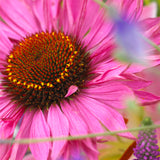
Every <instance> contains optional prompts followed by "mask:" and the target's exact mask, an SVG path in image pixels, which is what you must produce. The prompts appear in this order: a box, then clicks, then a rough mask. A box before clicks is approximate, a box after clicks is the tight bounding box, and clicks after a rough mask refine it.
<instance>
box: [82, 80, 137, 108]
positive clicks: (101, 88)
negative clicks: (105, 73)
mask: <svg viewBox="0 0 160 160" xmlns="http://www.w3.org/2000/svg"><path fill="white" fill-rule="evenodd" d="M120 81H121V80H120V79H119V80H118V79H115V80H110V81H106V82H103V83H97V84H95V85H93V86H90V87H89V88H87V89H83V90H82V93H83V95H84V96H86V97H91V98H94V99H96V100H98V101H100V102H103V103H105V104H106V105H107V106H112V107H115V108H124V107H125V106H124V102H125V100H126V98H134V95H133V92H132V90H131V89H130V88H129V87H127V86H125V85H124V84H122V83H121V82H120Z"/></svg>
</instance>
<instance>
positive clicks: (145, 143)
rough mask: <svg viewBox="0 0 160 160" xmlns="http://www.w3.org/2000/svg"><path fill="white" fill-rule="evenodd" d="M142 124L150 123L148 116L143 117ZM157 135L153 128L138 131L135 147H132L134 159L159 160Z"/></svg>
mask: <svg viewBox="0 0 160 160" xmlns="http://www.w3.org/2000/svg"><path fill="white" fill-rule="evenodd" d="M142 125H144V126H147V125H152V120H151V119H150V118H145V119H144V120H143V122H142ZM156 138H157V136H156V130H155V129H146V130H143V131H140V132H139V134H138V140H137V145H136V148H135V149H134V155H135V156H136V158H137V159H135V160H160V157H158V156H159V155H160V152H159V151H158V148H159V147H158V145H157V139H156Z"/></svg>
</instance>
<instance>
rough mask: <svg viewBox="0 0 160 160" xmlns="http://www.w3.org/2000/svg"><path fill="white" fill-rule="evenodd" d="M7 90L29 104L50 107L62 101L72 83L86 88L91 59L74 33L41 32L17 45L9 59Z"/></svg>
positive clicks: (5, 80) (14, 98) (6, 80)
mask: <svg viewBox="0 0 160 160" xmlns="http://www.w3.org/2000/svg"><path fill="white" fill-rule="evenodd" d="M7 63H8V65H7V66H6V71H5V72H4V74H5V75H7V77H6V78H4V82H3V83H4V85H5V86H7V88H6V89H5V92H7V93H8V95H9V96H11V98H12V100H14V101H18V102H20V103H21V104H24V105H25V106H32V107H39V108H41V109H43V108H46V107H49V106H50V105H51V104H52V103H59V102H60V101H61V100H62V99H63V98H64V96H65V95H66V93H67V91H68V88H69V87H70V86H71V85H77V86H78V87H79V88H81V87H83V84H84V81H85V79H86V77H87V71H88V58H87V56H86V52H85V49H83V48H82V45H81V44H80V43H79V42H77V40H76V39H74V38H72V37H71V36H66V35H65V34H64V33H62V32H59V33H56V32H52V33H48V32H41V33H37V34H33V35H31V36H30V37H26V38H24V39H23V40H22V41H20V42H19V43H18V44H16V45H15V46H14V47H13V49H12V51H11V52H10V55H9V57H8V59H7Z"/></svg>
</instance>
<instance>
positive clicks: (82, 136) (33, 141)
mask: <svg viewBox="0 0 160 160" xmlns="http://www.w3.org/2000/svg"><path fill="white" fill-rule="evenodd" d="M155 128H160V125H150V126H143V127H138V128H131V129H126V130H119V131H114V132H104V133H97V134H87V135H80V136H73V137H72V136H68V137H56V138H53V137H49V138H35V139H30V138H26V139H15V140H13V139H1V140H0V143H5V144H6V143H9V144H13V143H18V144H30V143H43V142H52V141H63V140H77V139H85V138H94V137H99V136H108V135H116V134H119V133H125V132H136V131H140V130H146V129H155Z"/></svg>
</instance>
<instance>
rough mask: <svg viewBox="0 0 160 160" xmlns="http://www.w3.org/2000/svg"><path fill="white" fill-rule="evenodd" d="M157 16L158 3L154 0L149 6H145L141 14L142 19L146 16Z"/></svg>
mask: <svg viewBox="0 0 160 160" xmlns="http://www.w3.org/2000/svg"><path fill="white" fill-rule="evenodd" d="M156 16H157V4H156V2H152V3H150V4H149V5H148V6H144V7H143V12H142V14H141V17H140V20H143V19H146V18H155V17H156Z"/></svg>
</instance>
